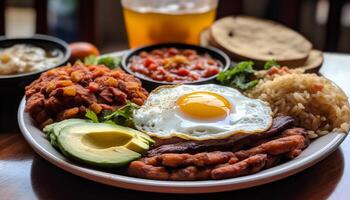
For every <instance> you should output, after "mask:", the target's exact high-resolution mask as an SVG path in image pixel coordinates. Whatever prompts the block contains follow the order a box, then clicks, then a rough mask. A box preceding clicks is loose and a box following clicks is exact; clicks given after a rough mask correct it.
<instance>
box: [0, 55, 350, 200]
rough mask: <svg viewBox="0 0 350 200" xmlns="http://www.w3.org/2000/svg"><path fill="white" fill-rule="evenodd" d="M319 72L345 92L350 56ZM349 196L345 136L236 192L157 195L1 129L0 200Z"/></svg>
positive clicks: (333, 58)
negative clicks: (331, 147)
mask: <svg viewBox="0 0 350 200" xmlns="http://www.w3.org/2000/svg"><path fill="white" fill-rule="evenodd" d="M321 73H322V74H324V75H325V76H326V77H328V78H330V79H331V80H333V81H334V82H335V83H337V84H338V85H339V86H341V87H342V88H343V89H344V91H345V92H346V93H347V95H348V96H350V55H341V54H326V55H325V63H324V65H323V67H322V69H321ZM78 198H79V199H97V198H98V199H106V198H108V199H112V198H113V199H121V200H124V199H137V200H143V199H157V200H160V199H166V200H171V199H176V200H181V199H201V200H204V199H205V200H206V199H327V198H330V199H337V200H338V199H350V139H349V138H347V139H346V140H345V141H344V142H343V143H342V145H341V146H340V148H339V149H338V150H336V151H335V152H334V153H332V154H331V155H330V156H329V157H327V158H326V159H324V160H323V161H321V162H319V163H318V164H316V165H314V166H313V167H311V168H309V169H307V170H305V171H303V172H301V173H299V174H296V175H293V176H291V177H289V178H286V179H283V180H280V181H277V182H273V183H270V184H266V185H263V186H258V187H254V188H250V189H244V190H239V191H232V192H225V193H213V194H203V195H178V194H171V195H169V194H157V193H147V192H138V191H131V190H125V189H120V188H114V187H110V186H105V185H102V184H99V183H95V182H92V181H89V180H85V179H83V178H80V177H77V176H75V175H71V174H69V173H67V172H65V171H63V170H61V169H59V168H57V167H55V166H54V165H52V164H50V163H49V162H47V161H46V160H44V159H42V158H41V157H39V156H38V155H37V154H36V153H35V152H33V150H32V149H31V148H30V147H29V145H28V144H27V142H26V141H25V140H24V138H23V136H22V135H21V133H20V132H19V131H18V130H14V131H6V132H3V131H2V132H1V133H0V199H78Z"/></svg>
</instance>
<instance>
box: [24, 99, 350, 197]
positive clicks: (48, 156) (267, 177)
mask: <svg viewBox="0 0 350 200" xmlns="http://www.w3.org/2000/svg"><path fill="white" fill-rule="evenodd" d="M24 107H25V97H23V98H22V100H21V103H20V105H19V109H18V113H17V117H18V124H19V127H20V130H21V132H22V134H23V136H24V138H25V139H26V141H27V142H28V143H29V145H30V146H31V147H32V148H33V149H34V151H35V152H36V153H38V154H39V155H40V156H41V157H43V158H44V159H45V160H47V161H49V162H50V163H52V164H53V165H55V166H57V167H59V168H61V169H63V170H65V171H67V172H69V173H71V174H74V175H77V176H80V177H83V178H86V179H89V180H91V181H95V182H99V183H102V184H106V185H110V186H115V187H121V188H125V189H132V190H139V191H148V192H159V193H212V192H223V191H232V190H238V189H243V188H249V187H254V186H258V185H263V184H266V183H270V182H274V181H277V180H280V179H283V178H286V177H288V176H291V175H294V174H296V173H298V172H300V171H302V170H304V169H307V168H309V167H311V166H312V165H314V164H316V163H317V162H319V161H321V160H322V159H324V158H325V157H327V156H328V155H329V154H331V153H332V152H333V151H335V150H336V149H337V148H338V147H339V145H340V144H341V143H342V142H343V141H344V139H345V138H346V136H347V134H344V133H337V135H336V136H335V137H334V138H333V139H332V141H331V142H330V143H328V144H327V145H325V146H323V147H322V148H321V149H319V150H318V151H317V152H316V153H313V154H311V155H309V156H306V157H304V158H301V159H300V160H297V161H296V162H294V163H292V164H289V165H284V166H282V167H280V168H278V169H276V170H272V171H268V172H266V171H265V172H264V171H262V172H261V173H258V174H252V175H247V176H242V177H237V178H231V179H224V180H207V181H160V180H149V179H142V178H135V177H129V176H124V175H119V174H112V173H109V172H104V171H100V170H96V169H90V168H86V167H84V166H78V165H75V164H74V163H70V162H68V161H65V160H62V159H61V158H58V157H57V156H55V155H53V154H52V153H50V152H49V151H48V150H47V149H45V148H44V147H43V146H42V145H40V144H39V142H38V141H36V140H35V139H34V138H33V136H32V133H30V131H29V130H28V127H27V126H28V125H27V124H26V123H25V121H24V118H25V111H24ZM282 165H283V164H282ZM279 166H281V165H279Z"/></svg>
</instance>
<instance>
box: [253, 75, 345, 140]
mask: <svg viewBox="0 0 350 200" xmlns="http://www.w3.org/2000/svg"><path fill="white" fill-rule="evenodd" d="M247 95H248V96H250V97H253V98H259V99H261V100H264V101H266V102H268V103H270V106H271V108H272V111H273V113H274V114H275V115H276V116H277V115H289V116H292V117H294V118H295V120H296V124H295V125H296V126H300V127H304V128H306V129H308V130H309V132H308V133H309V137H310V138H316V137H318V136H321V135H325V134H327V133H329V132H330V131H338V132H344V133H347V132H348V131H349V129H350V106H349V102H348V98H347V96H346V95H345V93H344V92H343V91H342V90H341V89H340V88H339V87H338V86H336V85H335V84H333V83H332V82H331V81H329V80H328V79H326V78H324V77H320V76H317V75H316V74H300V73H290V74H285V75H281V76H276V77H274V78H273V79H270V80H268V79H264V80H263V81H261V82H260V83H259V84H258V85H257V86H256V87H255V88H254V89H252V90H250V91H248V92H247Z"/></svg>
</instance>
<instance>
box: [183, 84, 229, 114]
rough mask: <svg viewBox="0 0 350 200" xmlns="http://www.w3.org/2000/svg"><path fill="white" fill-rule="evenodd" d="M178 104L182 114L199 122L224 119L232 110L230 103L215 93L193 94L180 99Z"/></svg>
mask: <svg viewBox="0 0 350 200" xmlns="http://www.w3.org/2000/svg"><path fill="white" fill-rule="evenodd" d="M176 104H177V105H178V106H179V108H180V110H181V112H182V113H183V114H184V115H186V116H189V117H191V118H192V119H197V120H198V119H199V120H220V119H224V118H225V117H226V116H227V115H228V113H229V112H230V110H231V104H230V102H229V101H228V100H227V99H226V98H225V97H223V96H221V95H219V94H216V93H214V92H204V91H203V92H201V91H198V92H192V93H188V94H185V95H183V96H181V97H180V98H178V100H177V101H176Z"/></svg>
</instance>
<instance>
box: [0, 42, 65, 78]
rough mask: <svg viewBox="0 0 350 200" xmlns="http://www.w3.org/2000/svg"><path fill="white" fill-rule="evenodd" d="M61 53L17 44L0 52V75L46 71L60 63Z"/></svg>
mask: <svg viewBox="0 0 350 200" xmlns="http://www.w3.org/2000/svg"><path fill="white" fill-rule="evenodd" d="M62 59H63V53H62V52H61V51H59V50H54V51H46V50H45V49H43V48H40V47H36V46H32V45H26V44H17V45H14V46H12V47H9V48H4V49H1V50H0V75H10V74H21V73H27V72H33V71H39V70H43V69H48V68H50V67H52V66H53V65H56V64H58V63H60V61H61V60H62Z"/></svg>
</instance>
